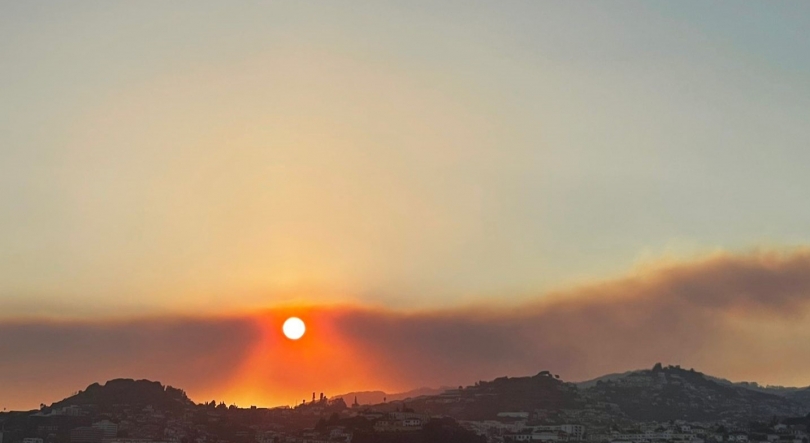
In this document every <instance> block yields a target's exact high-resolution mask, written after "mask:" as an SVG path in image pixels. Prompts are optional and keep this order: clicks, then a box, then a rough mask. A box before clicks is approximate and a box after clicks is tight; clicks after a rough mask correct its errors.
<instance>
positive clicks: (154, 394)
mask: <svg viewBox="0 0 810 443" xmlns="http://www.w3.org/2000/svg"><path fill="white" fill-rule="evenodd" d="M190 404H193V403H192V401H191V400H189V398H188V397H187V396H186V393H185V392H184V391H183V390H182V389H177V388H173V387H171V386H164V385H162V384H161V383H160V382H156V381H149V380H132V379H127V378H119V379H115V380H110V381H108V382H107V383H105V384H103V385H101V384H98V383H93V384H92V385H90V386H88V387H87V388H86V389H85V390H83V391H79V392H78V393H76V394H75V395H73V396H71V397H68V398H66V399H64V400H62V401H59V402H57V403H54V404H52V405H51V408H61V407H65V406H71V405H77V406H81V405H95V406H97V407H99V408H101V409H108V408H110V407H113V406H115V405H129V406H141V407H143V406H147V405H151V406H152V407H153V408H155V409H158V410H174V409H178V408H182V407H183V406H185V405H190Z"/></svg>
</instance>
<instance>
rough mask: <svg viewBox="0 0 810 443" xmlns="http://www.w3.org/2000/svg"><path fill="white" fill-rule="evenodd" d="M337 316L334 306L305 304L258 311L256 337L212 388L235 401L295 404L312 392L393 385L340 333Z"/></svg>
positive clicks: (337, 392)
mask: <svg viewBox="0 0 810 443" xmlns="http://www.w3.org/2000/svg"><path fill="white" fill-rule="evenodd" d="M291 314H294V315H291ZM340 315H341V312H340V310H339V309H327V310H320V309H316V310H312V309H307V308H295V309H279V310H273V311H270V312H265V313H263V314H261V315H258V316H257V317H256V321H257V323H256V327H257V329H258V330H259V331H260V332H259V339H258V340H257V341H256V344H255V346H254V348H253V349H252V351H251V352H250V353H249V355H247V356H246V357H245V359H244V360H243V361H242V362H235V365H236V368H235V370H234V373H233V375H232V376H231V378H230V380H229V381H228V382H227V383H226V385H225V386H221V387H219V388H217V392H219V393H220V394H221V395H223V396H224V399H225V400H227V401H228V402H234V403H236V404H238V405H240V406H250V405H256V406H278V405H296V404H300V403H301V401H302V400H303V399H310V398H311V396H312V393H313V392H318V393H320V392H323V393H324V394H325V395H326V396H327V397H331V396H334V395H337V394H344V393H346V392H350V391H352V390H356V389H358V387H361V388H368V389H371V388H374V389H379V388H383V389H385V388H391V389H395V388H396V387H393V386H390V381H387V380H385V379H383V378H381V375H380V374H384V373H385V372H384V371H380V370H379V368H378V367H377V365H376V364H375V363H374V359H372V358H368V357H369V356H364V355H363V352H362V350H360V349H358V348H356V347H355V346H353V345H352V344H351V343H350V342H349V341H348V340H346V339H345V337H342V336H341V334H340V332H339V330H338V328H336V327H335V321H336V319H337V318H338V317H339V316H340ZM296 320H297V321H296ZM299 322H300V323H299ZM288 332H289V334H288ZM298 334H300V335H298ZM295 336H298V338H297V339H295V338H294V337H295Z"/></svg>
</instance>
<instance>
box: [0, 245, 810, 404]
mask: <svg viewBox="0 0 810 443" xmlns="http://www.w3.org/2000/svg"><path fill="white" fill-rule="evenodd" d="M809 305H810V251H808V250H796V251H793V252H790V253H774V252H767V251H760V252H754V253H750V254H744V255H733V254H719V255H715V256H712V257H709V258H705V259H702V260H696V261H692V262H683V263H668V264H658V265H655V266H648V267H646V268H644V269H638V270H635V271H634V272H632V273H631V274H628V275H627V276H625V277H622V278H618V279H615V280H610V281H604V282H597V283H593V284H589V285H585V286H581V287H577V288H572V289H569V290H565V291H558V292H554V293H550V294H543V295H541V296H538V297H537V299H536V300H535V301H534V302H532V303H528V304H524V305H522V306H518V307H515V306H511V305H509V304H508V303H507V302H506V301H505V302H504V303H503V305H499V303H498V301H497V300H493V301H492V302H491V303H490V305H488V306H478V307H473V308H458V309H453V310H443V311H431V312H402V311H394V310H384V309H378V308H368V307H363V306H341V307H335V306H320V307H319V306H314V307H308V308H296V307H287V308H284V309H275V310H269V311H266V312H262V313H257V314H253V315H249V316H245V317H241V318H230V319H143V320H132V321H129V322H122V323H115V322H110V323H88V322H78V323H77V322H74V323H53V322H35V321H29V322H20V323H6V324H0V355H3V356H4V358H3V359H0V380H4V381H9V382H14V385H13V387H11V388H4V399H3V401H4V402H8V404H7V405H6V404H0V406H4V407H8V406H17V405H23V404H24V405H26V406H28V407H31V406H34V405H37V404H39V403H40V402H49V401H53V400H56V399H58V398H61V397H62V396H64V395H67V394H68V393H70V392H71V391H75V390H77V389H81V388H83V387H84V386H86V385H87V384H89V383H91V382H95V381H104V380H107V379H110V378H116V377H133V378H151V379H156V380H161V381H163V382H166V383H170V384H172V385H174V386H177V387H180V388H184V389H186V390H187V391H188V392H189V394H190V395H191V396H192V398H193V399H195V400H197V401H205V400H210V399H211V398H216V399H218V400H219V399H222V400H225V401H235V402H238V403H240V404H243V405H245V404H262V405H273V404H279V403H285V404H289V403H293V402H298V401H300V399H301V398H305V397H307V398H308V397H309V396H310V395H311V392H313V391H317V392H326V393H327V394H333V395H334V394H339V393H342V392H346V391H350V390H368V389H385V390H388V391H389V392H390V391H392V390H405V389H408V388H413V387H417V386H440V385H453V384H468V383H472V382H474V381H477V380H481V379H489V378H494V377H498V376H502V375H524V374H533V373H536V372H538V371H540V370H551V371H552V372H554V373H558V374H560V375H562V376H563V378H564V379H568V380H581V379H587V378H590V377H596V376H599V375H602V374H604V373H610V372H617V371H625V370H628V369H635V368H639V367H646V366H651V365H652V364H653V363H655V362H658V361H661V362H664V363H672V364H681V365H684V366H687V367H695V368H697V369H699V370H703V371H705V372H708V373H711V374H713V375H719V376H724V377H728V378H732V379H746V380H756V381H759V382H766V383H780V384H793V385H807V384H810V377H808V376H807V374H806V372H805V371H804V370H803V368H804V367H806V365H807V364H808V363H810V327H807V326H805V324H806V322H805V321H804V320H805V318H806V314H807V312H808V306H809ZM293 313H295V314H296V315H300V316H301V317H302V318H303V319H304V320H305V321H306V322H307V324H308V330H307V334H306V335H305V336H304V338H302V339H301V340H300V341H297V342H291V341H288V340H285V339H284V338H283V337H282V336H281V334H280V326H281V323H282V322H283V320H284V318H286V316H287V315H290V314H293Z"/></svg>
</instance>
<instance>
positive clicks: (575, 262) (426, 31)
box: [0, 1, 810, 316]
mask: <svg viewBox="0 0 810 443" xmlns="http://www.w3.org/2000/svg"><path fill="white" fill-rule="evenodd" d="M0 8H1V9H0V59H1V60H2V69H0V85H2V87H0V201H2V202H3V204H2V206H0V308H1V310H2V313H3V315H5V316H16V315H38V314H47V315H56V314H59V315H66V314H67V315H77V316H87V315H95V314H96V313H120V312H121V309H122V308H126V312H164V311H167V310H170V311H172V312H177V311H184V312H187V311H194V312H197V311H211V310H221V309H225V310H239V309H242V308H246V307H257V306H268V305H273V304H276V303H278V302H281V301H290V300H296V301H301V300H303V301H305V302H310V303H312V302H314V303H319V302H323V301H326V300H329V301H345V300H353V301H360V302H364V303H367V302H373V303H376V304H380V305H384V306H392V307H400V308H403V307H435V306H454V305H457V304H459V303H469V302H470V301H481V300H490V299H492V298H496V297H497V298H498V299H499V300H510V299H518V298H521V297H525V296H526V294H531V295H534V294H537V293H538V292H539V291H544V290H547V289H549V288H559V287H562V286H565V285H567V284H570V283H571V282H578V281H581V280H583V279H592V278H601V277H605V276H612V275H616V274H618V273H621V272H624V271H625V270H627V269H628V268H629V267H631V266H633V265H634V264H636V263H638V262H640V261H642V262H643V261H644V260H647V259H650V258H656V257H660V256H661V255H675V256H678V257H681V256H692V255H694V254H700V253H703V252H706V251H713V250H716V249H725V250H735V251H736V250H747V249H750V248H752V247H758V246H762V245H766V246H777V247H783V246H793V245H796V244H801V243H804V242H807V241H808V239H809V237H810V231H808V230H807V226H810V205H807V204H805V203H806V201H807V197H808V196H810V195H808V194H810V191H808V190H810V175H808V174H807V165H808V164H810V149H808V140H810V124H808V121H810V82H808V81H807V79H808V76H810V55H808V54H810V31H809V30H810V5H808V4H807V3H806V2H799V1H796V2H768V3H764V2H734V3H733V4H732V3H722V2H716V3H705V2H589V3H585V2H499V3H489V2H480V3H470V2H441V3H440V4H437V3H436V2H425V3H421V4H420V3H415V2H401V3H388V2H367V3H356V2H351V3H338V2H329V3H326V4H324V3H320V2H317V3H316V2H313V3H303V2H286V3H272V2H265V3H238V4H237V3H235V2H186V3H184V2H169V3H166V2H146V3H143V2H137V3H133V2H82V3H79V4H75V3H74V4H54V3H48V2H3V3H2V6H0Z"/></svg>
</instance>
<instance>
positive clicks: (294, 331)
mask: <svg viewBox="0 0 810 443" xmlns="http://www.w3.org/2000/svg"><path fill="white" fill-rule="evenodd" d="M281 330H282V331H284V335H285V336H286V337H287V338H289V339H290V340H298V339H299V338H301V337H303V336H304V332H306V331H307V327H306V325H305V324H304V321H303V320H301V319H300V318H298V317H290V318H288V319H287V320H286V321H285V322H284V326H282V327H281Z"/></svg>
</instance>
